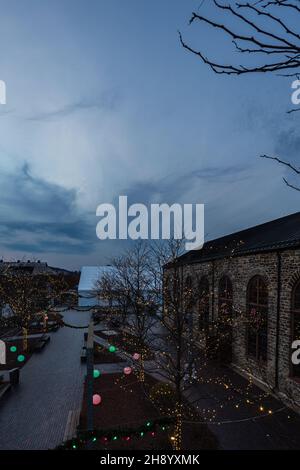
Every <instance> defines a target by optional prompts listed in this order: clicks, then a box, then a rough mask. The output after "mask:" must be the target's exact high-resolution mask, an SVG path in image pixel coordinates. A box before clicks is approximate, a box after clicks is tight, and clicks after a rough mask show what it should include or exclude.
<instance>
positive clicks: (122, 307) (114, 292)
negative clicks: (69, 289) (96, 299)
mask: <svg viewBox="0 0 300 470" xmlns="http://www.w3.org/2000/svg"><path fill="white" fill-rule="evenodd" d="M149 262H150V253H149V248H148V245H147V244H146V243H144V242H143V241H138V242H137V243H135V245H134V246H133V248H131V249H129V250H127V251H126V252H125V253H124V254H123V255H122V256H120V257H118V258H116V259H114V260H112V262H111V265H112V267H113V270H112V272H111V273H108V274H106V275H105V276H103V279H101V281H100V282H99V283H98V292H99V295H100V296H102V297H104V298H106V300H108V306H107V313H108V316H109V317H111V318H112V317H113V316H114V314H115V313H116V310H117V311H120V312H121V318H122V327H123V328H124V329H125V330H126V331H127V332H128V333H130V335H132V337H134V338H135V345H136V347H137V352H138V353H139V354H140V363H139V369H140V380H141V381H143V380H144V359H145V356H146V350H147V347H146V343H147V342H148V341H149V333H150V330H151V328H152V326H153V324H154V322H155V316H154V313H155V309H156V307H155V304H154V294H153V283H152V278H151V272H150V270H149Z"/></svg>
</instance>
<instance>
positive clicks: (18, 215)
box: [0, 163, 96, 254]
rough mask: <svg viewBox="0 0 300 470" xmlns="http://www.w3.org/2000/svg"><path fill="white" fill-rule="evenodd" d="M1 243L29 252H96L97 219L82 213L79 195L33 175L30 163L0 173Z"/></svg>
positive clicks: (11, 248) (4, 245)
mask: <svg viewBox="0 0 300 470" xmlns="http://www.w3.org/2000/svg"><path fill="white" fill-rule="evenodd" d="M0 182H1V187H2V191H3V192H2V194H3V196H2V197H1V205H0V218H1V224H0V244H1V245H2V246H3V247H5V248H8V249H10V250H17V251H25V252H30V253H43V252H61V253H74V254H78V253H84V254H86V253H89V252H91V251H92V250H93V249H94V245H95V242H96V237H95V223H96V222H95V216H94V214H82V213H81V212H80V211H79V210H78V207H77V193H76V191H75V190H74V189H66V188H63V187H62V186H59V185H57V184H53V183H49V182H47V181H45V180H43V179H42V178H37V177H34V176H32V174H31V172H30V168H29V166H28V164H27V163H25V164H24V165H23V167H22V168H19V169H18V170H17V171H15V172H14V173H10V174H1V176H0Z"/></svg>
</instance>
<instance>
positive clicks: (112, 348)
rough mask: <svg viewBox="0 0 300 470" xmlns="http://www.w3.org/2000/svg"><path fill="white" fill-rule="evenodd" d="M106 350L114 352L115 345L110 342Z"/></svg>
mask: <svg viewBox="0 0 300 470" xmlns="http://www.w3.org/2000/svg"><path fill="white" fill-rule="evenodd" d="M108 350H109V352H111V353H114V352H116V350H117V348H116V346H114V345H112V344H111V345H110V346H109V348H108Z"/></svg>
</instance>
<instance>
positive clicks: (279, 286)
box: [275, 251, 282, 390]
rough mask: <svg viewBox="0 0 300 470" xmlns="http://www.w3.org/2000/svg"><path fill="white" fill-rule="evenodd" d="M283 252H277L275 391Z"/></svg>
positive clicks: (277, 377) (277, 378)
mask: <svg viewBox="0 0 300 470" xmlns="http://www.w3.org/2000/svg"><path fill="white" fill-rule="evenodd" d="M281 264H282V262H281V252H280V251H277V315H276V355H275V389H277V390H278V386H279V339H280V307H281Z"/></svg>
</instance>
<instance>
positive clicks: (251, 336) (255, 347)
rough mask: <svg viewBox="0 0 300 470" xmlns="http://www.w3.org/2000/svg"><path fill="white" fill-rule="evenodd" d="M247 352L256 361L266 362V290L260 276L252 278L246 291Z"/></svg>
mask: <svg viewBox="0 0 300 470" xmlns="http://www.w3.org/2000/svg"><path fill="white" fill-rule="evenodd" d="M247 315H248V329H247V330H248V331H247V351H248V355H249V356H252V357H254V358H255V359H256V360H257V361H259V360H262V361H266V359H267V346H268V288H267V285H266V283H265V281H264V280H263V278H262V277H261V276H254V277H253V278H252V279H251V280H250V281H249V284H248V289H247Z"/></svg>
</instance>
